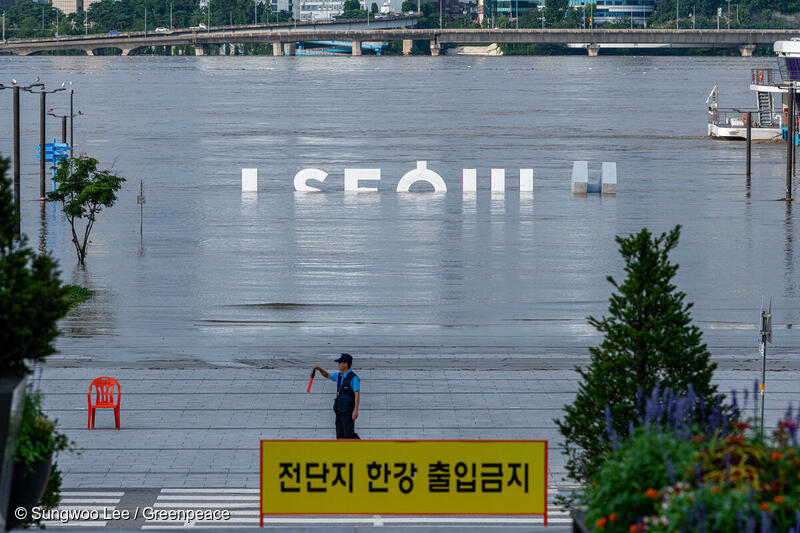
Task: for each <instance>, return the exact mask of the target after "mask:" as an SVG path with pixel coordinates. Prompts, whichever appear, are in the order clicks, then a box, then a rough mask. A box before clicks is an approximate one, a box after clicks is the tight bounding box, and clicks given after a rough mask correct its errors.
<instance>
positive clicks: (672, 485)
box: [581, 394, 800, 533]
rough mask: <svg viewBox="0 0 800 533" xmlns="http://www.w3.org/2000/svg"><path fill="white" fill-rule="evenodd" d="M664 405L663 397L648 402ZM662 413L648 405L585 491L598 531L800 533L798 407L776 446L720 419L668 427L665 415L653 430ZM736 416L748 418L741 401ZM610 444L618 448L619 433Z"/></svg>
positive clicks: (775, 437)
mask: <svg viewBox="0 0 800 533" xmlns="http://www.w3.org/2000/svg"><path fill="white" fill-rule="evenodd" d="M674 399H675V397H673V400H670V401H674ZM663 400H664V394H655V395H653V396H651V398H650V399H649V400H648V402H661V403H662V404H663V403H664V402H663ZM678 401H680V399H679V398H678ZM701 403H702V402H698V404H701ZM667 410H669V408H667ZM655 411H657V409H655V408H653V407H652V406H650V407H646V406H645V408H644V409H643V411H642V412H643V413H644V414H643V415H642V417H641V419H640V420H639V426H638V427H637V428H636V429H635V430H634V431H631V432H630V437H628V438H627V439H625V440H624V441H622V442H616V444H615V449H614V450H613V451H612V452H610V453H608V454H606V456H605V457H604V460H603V462H602V464H601V466H600V468H599V469H598V471H597V474H596V475H595V476H594V478H593V479H592V482H591V483H590V484H589V485H588V486H586V488H585V490H584V491H583V494H582V495H581V502H582V503H583V504H584V505H585V506H586V508H587V514H586V523H587V526H588V527H589V528H590V530H592V531H604V532H605V531H610V532H611V531H614V532H617V531H618V532H627V533H636V532H640V531H641V532H644V531H649V532H654V533H673V532H678V531H707V532H709V533H713V532H720V533H722V532H730V531H742V532H755V531H760V532H768V531H776V532H782V533H790V532H793V533H800V446H799V445H798V441H797V429H798V420H797V418H796V417H795V416H794V415H793V413H792V410H791V408H790V409H789V411H787V413H786V414H785V416H784V417H783V419H782V420H781V421H780V422H779V423H778V427H777V429H776V430H775V431H774V433H773V434H772V436H771V438H769V439H764V438H762V437H761V431H760V428H758V427H755V428H754V427H752V425H751V424H750V423H748V422H746V421H742V420H738V419H732V420H729V421H724V420H723V419H721V418H720V419H718V418H716V417H715V416H713V414H712V416H709V417H707V418H705V419H703V421H702V423H701V424H697V423H691V424H689V423H671V424H667V423H664V417H663V416H661V418H660V420H661V423H660V424H652V423H650V422H651V421H652V418H651V420H650V421H648V416H650V415H648V414H647V413H652V412H655ZM729 412H732V413H734V414H737V415H740V414H741V412H740V411H739V410H738V408H737V407H736V405H735V396H734V406H733V408H732V409H731V410H730V411H729ZM689 418H691V417H689ZM689 418H685V420H689ZM723 418H724V417H723ZM720 420H723V421H722V422H721V423H720ZM609 427H611V426H609ZM609 440H610V441H612V442H615V441H616V436H615V435H614V434H613V432H612V431H609ZM612 517H613V518H614V519H613V520H612Z"/></svg>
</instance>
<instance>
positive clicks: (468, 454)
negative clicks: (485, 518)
mask: <svg viewBox="0 0 800 533" xmlns="http://www.w3.org/2000/svg"><path fill="white" fill-rule="evenodd" d="M546 512H547V441H358V440H356V441H353V440H346V441H341V440H340V441H319V440H317V441H286V440H262V441H261V515H262V516H263V515H265V514H272V515H275V514H277V515H288V514H339V515H340V514H435V515H444V514H497V515H510V514H526V515H527V514H532V515H536V514H541V515H545V521H546V519H547V517H546Z"/></svg>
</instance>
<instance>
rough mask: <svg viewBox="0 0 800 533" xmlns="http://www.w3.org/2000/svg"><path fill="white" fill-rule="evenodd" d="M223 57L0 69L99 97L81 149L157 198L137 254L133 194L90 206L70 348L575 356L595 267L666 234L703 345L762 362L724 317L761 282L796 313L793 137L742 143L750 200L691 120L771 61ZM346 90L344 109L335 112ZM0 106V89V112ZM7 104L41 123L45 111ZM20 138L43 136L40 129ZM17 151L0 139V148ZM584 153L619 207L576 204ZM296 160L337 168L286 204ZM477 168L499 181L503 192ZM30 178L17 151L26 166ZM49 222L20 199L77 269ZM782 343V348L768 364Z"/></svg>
mask: <svg viewBox="0 0 800 533" xmlns="http://www.w3.org/2000/svg"><path fill="white" fill-rule="evenodd" d="M224 59H225V61H217V60H210V59H205V58H159V57H153V58H149V59H148V60H147V61H139V60H126V61H122V60H120V58H91V60H87V59H86V58H71V57H47V56H42V57H26V58H14V57H9V58H7V60H6V59H4V60H3V61H2V62H0V78H5V79H10V78H11V77H19V75H20V74H19V73H20V72H27V71H30V70H31V69H33V70H36V71H37V73H38V74H39V75H40V76H42V78H43V79H44V81H45V82H47V83H50V82H51V81H52V82H55V81H56V80H58V82H59V83H60V77H63V72H65V71H69V72H71V73H72V74H71V75H74V78H73V79H74V81H75V82H76V83H77V84H78V85H77V86H79V87H81V93H80V97H81V99H85V100H86V101H91V102H92V105H93V112H92V114H91V115H87V116H86V119H85V120H83V121H82V122H81V132H80V134H81V137H82V138H84V139H85V143H84V146H85V149H87V150H89V151H90V152H91V153H92V155H93V156H94V157H97V158H98V159H99V160H101V161H106V162H107V163H110V162H112V161H114V160H116V161H117V162H116V165H115V168H116V169H118V170H119V172H120V173H121V174H122V175H126V176H128V177H129V179H133V177H134V176H135V177H136V179H137V180H138V178H139V177H142V176H144V177H145V178H146V179H147V180H148V187H149V189H150V191H152V192H151V195H152V197H151V198H152V200H151V199H150V198H148V200H151V202H148V204H147V206H146V207H147V209H148V245H147V247H146V248H147V253H146V255H145V254H144V249H145V247H144V236H143V230H142V231H141V232H139V235H136V233H137V231H136V226H137V224H138V222H139V220H138V219H139V217H140V213H142V210H141V208H140V206H138V205H137V204H136V202H135V197H136V194H137V187H136V184H135V182H133V181H132V182H129V183H127V184H126V187H124V188H123V190H122V191H120V195H119V196H120V201H119V202H118V203H117V204H116V205H115V206H114V207H113V208H112V209H110V210H107V211H105V212H104V213H103V214H102V215H101V218H100V220H99V224H98V225H97V227H96V229H95V232H96V233H94V232H93V235H92V237H93V239H92V240H93V241H94V242H93V244H92V246H91V252H90V256H89V265H90V267H91V271H92V276H91V277H92V279H91V280H87V281H88V282H91V283H92V284H93V285H94V286H95V288H96V290H97V297H96V298H95V299H93V300H92V301H90V302H87V303H86V304H84V305H82V306H81V308H80V309H79V311H78V313H79V314H77V315H74V316H71V318H68V319H67V320H65V321H64V326H65V327H66V328H73V329H72V331H74V332H75V333H76V335H77V336H72V337H70V336H65V337H62V338H61V339H59V341H58V348H59V349H60V350H61V351H62V352H63V353H65V354H92V353H99V352H107V353H109V354H110V355H109V357H112V358H115V359H119V360H129V359H136V358H139V357H142V355H140V354H160V356H161V357H163V358H166V357H167V356H168V355H167V354H172V353H181V354H187V355H189V356H192V357H197V358H201V359H206V360H215V361H216V360H220V359H224V358H226V357H228V358H234V357H239V358H258V357H261V356H262V355H263V354H264V352H265V345H268V346H269V347H270V350H271V351H272V352H273V353H280V354H286V355H287V356H290V357H298V358H299V357H305V356H310V355H313V354H314V353H318V352H319V351H320V350H325V349H328V348H329V347H330V344H329V343H334V344H343V345H357V346H359V347H360V350H361V351H362V352H363V353H365V354H369V353H377V354H382V355H385V354H393V353H407V354H414V355H421V356H424V355H427V354H429V353H430V354H437V353H477V354H483V355H488V356H494V355H496V354H505V353H511V352H513V351H518V350H520V349H523V350H526V351H528V352H529V353H532V354H553V353H568V354H572V355H578V356H585V355H586V353H587V351H586V348H587V346H590V345H595V344H596V342H597V340H598V339H597V336H596V332H594V331H593V330H592V329H591V328H588V327H587V326H586V319H585V317H586V316H587V315H595V316H599V315H602V314H603V313H604V312H605V311H606V308H607V305H608V295H609V292H610V286H609V284H608V283H607V282H605V281H604V278H605V275H607V274H611V275H614V276H615V277H616V278H620V276H621V275H623V273H622V265H621V264H620V263H621V261H620V259H619V253H618V251H617V246H616V245H615V244H614V236H615V235H618V234H628V233H630V232H633V231H637V230H639V229H640V228H642V227H644V226H647V227H649V228H650V229H652V230H653V231H654V232H661V231H665V230H668V229H669V228H671V227H673V226H674V225H675V224H678V223H680V224H683V225H684V228H685V231H684V233H683V234H682V237H681V243H680V246H679V247H678V249H677V250H676V252H675V260H676V261H677V262H678V263H680V265H681V269H680V271H679V273H678V278H679V279H677V284H678V286H679V287H680V289H681V290H684V291H685V292H686V293H687V294H689V295H690V297H691V298H692V299H693V300H694V301H695V302H696V307H695V308H694V310H693V311H694V316H695V318H696V320H697V321H698V323H699V324H700V325H701V327H703V328H704V334H705V335H706V336H705V337H704V338H705V340H706V341H707V342H708V343H709V346H710V347H711V349H712V351H713V353H714V355H715V356H722V357H730V356H735V355H738V354H750V353H752V335H751V333H752V332H751V331H744V330H739V329H737V328H736V327H728V326H727V325H729V324H745V323H747V324H750V323H752V317H753V316H754V313H755V312H757V308H756V309H755V310H753V308H752V307H753V302H754V301H756V300H757V298H754V294H757V295H758V296H760V295H761V294H772V295H775V309H780V310H786V313H796V312H797V310H798V309H800V300H799V299H798V298H799V297H800V290H798V289H797V287H795V285H794V282H793V279H794V273H795V271H797V270H798V269H797V268H795V267H794V261H796V260H795V259H794V255H793V246H794V245H793V241H794V239H795V237H794V231H795V229H796V228H795V227H794V225H793V224H792V221H791V216H792V215H791V214H789V213H784V212H781V211H779V210H780V209H783V207H782V206H780V204H778V203H777V202H769V201H767V200H773V199H775V198H778V197H780V196H782V195H783V192H784V191H783V185H782V184H783V180H784V178H785V168H786V165H785V155H786V147H785V146H782V145H772V144H769V143H766V144H764V145H759V146H758V147H757V150H755V151H756V153H757V156H758V158H757V163H758V166H757V167H756V168H757V172H758V174H757V175H756V177H755V178H753V181H752V183H750V184H746V188H745V193H746V195H747V197H746V198H742V194H741V190H740V189H739V188H740V187H741V185H742V184H741V178H742V176H741V174H742V168H741V167H742V166H743V165H742V150H743V146H742V145H741V144H737V143H719V142H713V141H710V140H707V139H705V138H704V137H703V135H704V134H705V131H706V124H705V118H706V117H705V114H704V113H703V112H702V110H700V111H698V112H697V113H694V112H692V111H691V110H689V111H687V109H688V108H687V102H691V101H693V100H692V99H693V98H695V96H692V95H696V101H702V97H703V96H704V95H705V94H706V92H707V87H708V86H713V85H714V84H720V86H723V85H724V86H726V87H730V88H731V90H730V93H726V94H730V100H729V101H728V103H726V105H730V106H732V107H737V106H739V107H745V106H747V105H748V104H749V102H750V100H751V99H752V93H751V92H750V91H749V90H747V86H746V83H743V81H746V80H745V79H746V77H747V70H748V68H759V67H761V66H763V64H764V63H765V62H766V61H772V60H771V59H770V60H768V59H765V58H748V59H743V58H738V57H737V58H683V57H681V58H671V57H659V58H645V59H639V58H629V57H618V58H617V57H608V58H606V59H604V60H603V61H601V62H598V61H597V60H596V58H593V59H589V58H586V57H552V58H550V57H514V58H506V59H504V60H503V61H501V62H498V61H497V60H496V59H493V58H457V57H453V58H444V59H443V58H422V57H419V58H413V59H404V58H394V59H392V58H388V59H386V60H380V65H378V63H376V62H375V58H374V57H372V58H349V59H348V60H347V61H336V62H331V61H330V58H319V59H315V58H303V60H302V61H299V60H298V61H295V60H291V61H289V60H286V61H284V60H276V59H275V58H258V57H245V58H238V57H227V58H224ZM501 63H502V64H501ZM644 67H646V68H644ZM589 69H591V70H589ZM621 79H622V80H624V81H625V83H624V84H620V80H621ZM81 82H83V83H81ZM310 87H324V88H325V94H324V97H318V96H315V95H313V94H311V93H310V92H309V88H310ZM353 87H359V88H360V89H359V106H358V108H357V110H354V108H352V106H350V107H347V106H342V105H338V104H337V103H341V102H350V101H352V95H353ZM409 87H413V88H414V90H413V91H412V90H407V88H409ZM486 87H498V90H497V91H495V92H493V93H492V98H489V99H487V98H482V97H481V95H485V94H486ZM532 87H533V88H535V87H548V90H546V91H538V90H532V89H531V88H532ZM655 88H657V91H655V92H654V90H655ZM501 89H502V90H501ZM113 94H125V95H126V105H125V106H120V105H119V102H118V101H117V100H115V99H113V98H109V96H108V95H113ZM654 94H657V95H658V98H657V100H654V97H653V96H652V95H654ZM442 95H447V97H446V98H444V99H443V98H442ZM726 98H727V97H726ZM591 102H603V105H601V106H597V105H594V106H590V107H591V112H587V113H577V114H575V113H573V114H572V115H570V116H569V119H568V120H566V119H565V116H566V115H565V114H564V112H563V110H565V109H574V108H575V106H578V107H581V106H583V107H581V108H586V106H587V105H589V103H591ZM8 104H9V102H8V101H6V100H2V99H0V115H2V113H3V112H6V113H8V112H10V109H9V107H8ZM23 105H25V106H29V107H26V108H25V110H24V112H25V113H27V112H30V113H33V114H35V111H36V102H34V101H31V102H29V103H27V104H26V103H23ZM587 109H588V108H587ZM632 109H636V110H637V112H636V113H631V110H632ZM33 114H32V115H31V116H34V115H33ZM25 116H27V115H25ZM22 133H23V139H22V141H23V144H24V145H26V146H32V145H35V144H36V142H37V135H38V131H37V129H36V128H35V127H31V128H30V129H27V130H24V131H23V132H22ZM11 147H12V139H11V137H10V135H8V132H5V133H4V132H2V131H0V152H4V153H6V152H10V151H11ZM142 154H145V155H144V156H143V155H142ZM675 154H679V155H680V157H679V161H678V162H677V163H676V156H675ZM578 159H580V160H583V159H587V160H589V161H590V165H591V167H592V168H593V169H599V165H600V163H601V162H602V161H604V160H612V161H616V162H617V165H618V168H619V169H620V171H619V180H620V183H619V185H620V187H619V194H618V195H617V196H616V197H615V198H614V197H610V198H601V197H599V196H598V195H592V196H591V197H588V198H580V199H575V198H572V195H571V194H570V193H569V169H570V167H571V165H572V161H575V160H578ZM417 160H425V161H428V163H429V167H430V168H431V169H434V170H436V171H437V172H440V173H441V174H442V175H443V177H444V178H445V180H446V182H447V184H448V186H450V190H449V192H448V193H446V195H445V196H444V197H443V198H439V197H437V196H435V195H433V194H430V193H419V194H414V195H409V196H403V195H399V194H397V193H396V192H395V190H394V189H395V186H396V184H397V180H398V179H399V178H400V176H402V175H403V174H404V173H405V172H407V171H408V170H409V169H410V168H411V167H413V166H414V165H413V163H412V162H414V161H417ZM244 164H246V165H247V166H250V165H252V166H255V167H257V168H259V193H258V196H257V197H252V198H250V197H243V196H242V194H241V190H240V187H239V183H238V180H237V179H235V178H236V177H237V175H238V173H239V172H240V170H241V167H242V166H243V165H244ZM307 166H317V167H320V168H324V169H327V170H328V171H330V172H332V173H333V174H332V175H331V177H330V178H329V179H328V180H327V181H326V182H325V183H324V184H323V188H324V189H325V190H326V191H327V192H323V193H314V194H306V195H300V194H294V193H293V192H292V179H291V178H292V176H294V175H295V174H296V173H297V171H298V170H299V169H300V168H304V167H307ZM489 166H497V167H498V168H506V169H507V171H508V173H509V176H508V178H507V184H508V190H507V192H506V194H505V195H501V196H500V198H493V197H492V195H491V193H490V190H489V181H490V170H489ZM531 167H533V168H534V172H535V177H536V180H535V196H534V197H526V196H520V195H519V193H518V189H517V178H516V174H517V172H518V169H519V168H531ZM345 168H381V169H382V175H383V176H384V179H383V180H382V181H381V182H380V184H379V186H380V188H381V191H380V192H379V193H376V194H357V195H345V194H344V193H343V192H342V169H345ZM464 168H478V169H481V175H480V176H479V177H480V183H481V187H479V190H478V191H477V193H474V194H462V191H461V190H459V189H460V187H459V183H458V181H459V174H460V169H464ZM37 170H38V168H37V165H36V162H35V161H28V160H26V162H23V169H22V171H23V173H24V174H25V175H35V174H36V172H37ZM151 184H152V185H151ZM365 185H369V184H366V183H365ZM37 186H38V184H37V183H35V181H30V183H28V182H25V183H23V195H24V197H27V198H34V197H36V198H38V196H36V194H37V192H38V191H37ZM156 191H157V194H154V192H156ZM49 208H52V209H53V213H52V214H54V215H55V214H56V213H58V217H59V218H58V219H57V222H54V221H53V220H50V221H48V224H47V226H46V228H45V227H43V226H42V224H41V213H37V212H36V211H35V209H36V206H35V203H34V202H25V203H24V205H23V210H24V211H25V216H24V217H23V220H22V224H23V231H24V232H25V233H27V234H28V235H30V236H31V237H32V238H35V236H37V235H38V236H39V240H40V242H42V234H41V233H40V232H44V237H45V240H46V243H45V245H46V246H45V247H46V248H47V249H48V251H50V252H51V253H52V254H53V255H54V256H56V257H57V258H59V260H60V262H61V264H62V265H65V266H71V265H73V264H75V250H74V248H73V245H72V243H71V242H70V239H71V235H70V232H69V229H68V228H69V226H68V224H67V223H66V222H65V220H64V218H63V213H59V212H57V211H56V209H55V207H49ZM137 240H138V241H139V252H140V256H139V257H136V249H137V243H136V242H135V241H137ZM251 303H267V304H269V303H290V304H291V303H294V304H297V305H295V306H274V307H269V306H267V307H257V306H248V304H251ZM756 307H757V306H756ZM781 312H783V311H781ZM793 320H795V319H793ZM781 321H782V318H781V317H780V316H778V315H776V322H781ZM709 324H724V325H726V326H725V327H724V328H720V329H711V327H710V326H708V325H709ZM92 332H96V333H92ZM107 332H111V333H113V334H112V335H106V334H105V333H107ZM164 339H170V341H169V342H166V341H165V340H164ZM798 345H800V341H799V340H798V339H795V338H785V339H781V345H780V346H776V348H775V350H776V352H775V353H778V351H783V352H784V353H787V354H788V353H797V347H798ZM521 347H523V348H521ZM152 356H153V355H148V357H152Z"/></svg>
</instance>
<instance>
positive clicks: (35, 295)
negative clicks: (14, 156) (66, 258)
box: [0, 158, 69, 377]
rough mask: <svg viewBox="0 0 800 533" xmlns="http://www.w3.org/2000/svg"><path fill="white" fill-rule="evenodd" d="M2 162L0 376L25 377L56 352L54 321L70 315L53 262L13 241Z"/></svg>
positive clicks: (21, 241)
mask: <svg viewBox="0 0 800 533" xmlns="http://www.w3.org/2000/svg"><path fill="white" fill-rule="evenodd" d="M7 168H8V159H3V158H0V346H2V349H0V375H2V376H3V377H6V376H18V377H21V376H24V375H25V374H27V373H28V372H30V367H29V366H28V363H29V362H31V361H38V360H42V359H44V358H45V357H46V356H48V355H50V354H51V353H53V352H54V351H55V347H54V346H53V341H54V340H55V338H56V337H57V336H58V328H57V327H56V322H57V321H58V320H59V319H60V318H61V317H63V316H64V315H65V314H66V313H67V311H68V310H69V303H68V302H67V300H66V298H65V294H66V292H67V290H66V289H65V288H64V287H63V286H62V285H61V280H60V279H59V277H58V269H57V266H58V265H57V264H56V262H55V261H54V260H53V259H52V258H51V257H50V256H48V255H40V254H38V253H36V252H35V251H34V250H33V249H31V248H30V247H28V246H27V239H26V238H25V236H24V235H22V236H19V237H18V236H17V235H16V232H17V211H16V209H15V208H14V199H13V193H12V189H11V187H12V186H11V180H10V179H7V178H6V169H7Z"/></svg>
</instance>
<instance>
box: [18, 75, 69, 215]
mask: <svg viewBox="0 0 800 533" xmlns="http://www.w3.org/2000/svg"><path fill="white" fill-rule="evenodd" d="M34 87H39V91H38V93H39V201H40V202H44V201H45V196H44V194H45V190H44V163H45V161H44V160H45V154H46V152H47V149H46V146H45V145H46V139H45V122H46V117H45V109H47V94H48V93H50V94H52V93H57V92H58V91H65V90H67V87H66V84H65V83H62V84H61V87H59V88H58V89H53V90H52V91H48V90H45V87H44V83H34V84H33V85H31V87H30V88H29V89H25V90H26V91H28V92H30V93H35V92H37V91H33V88H34Z"/></svg>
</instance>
